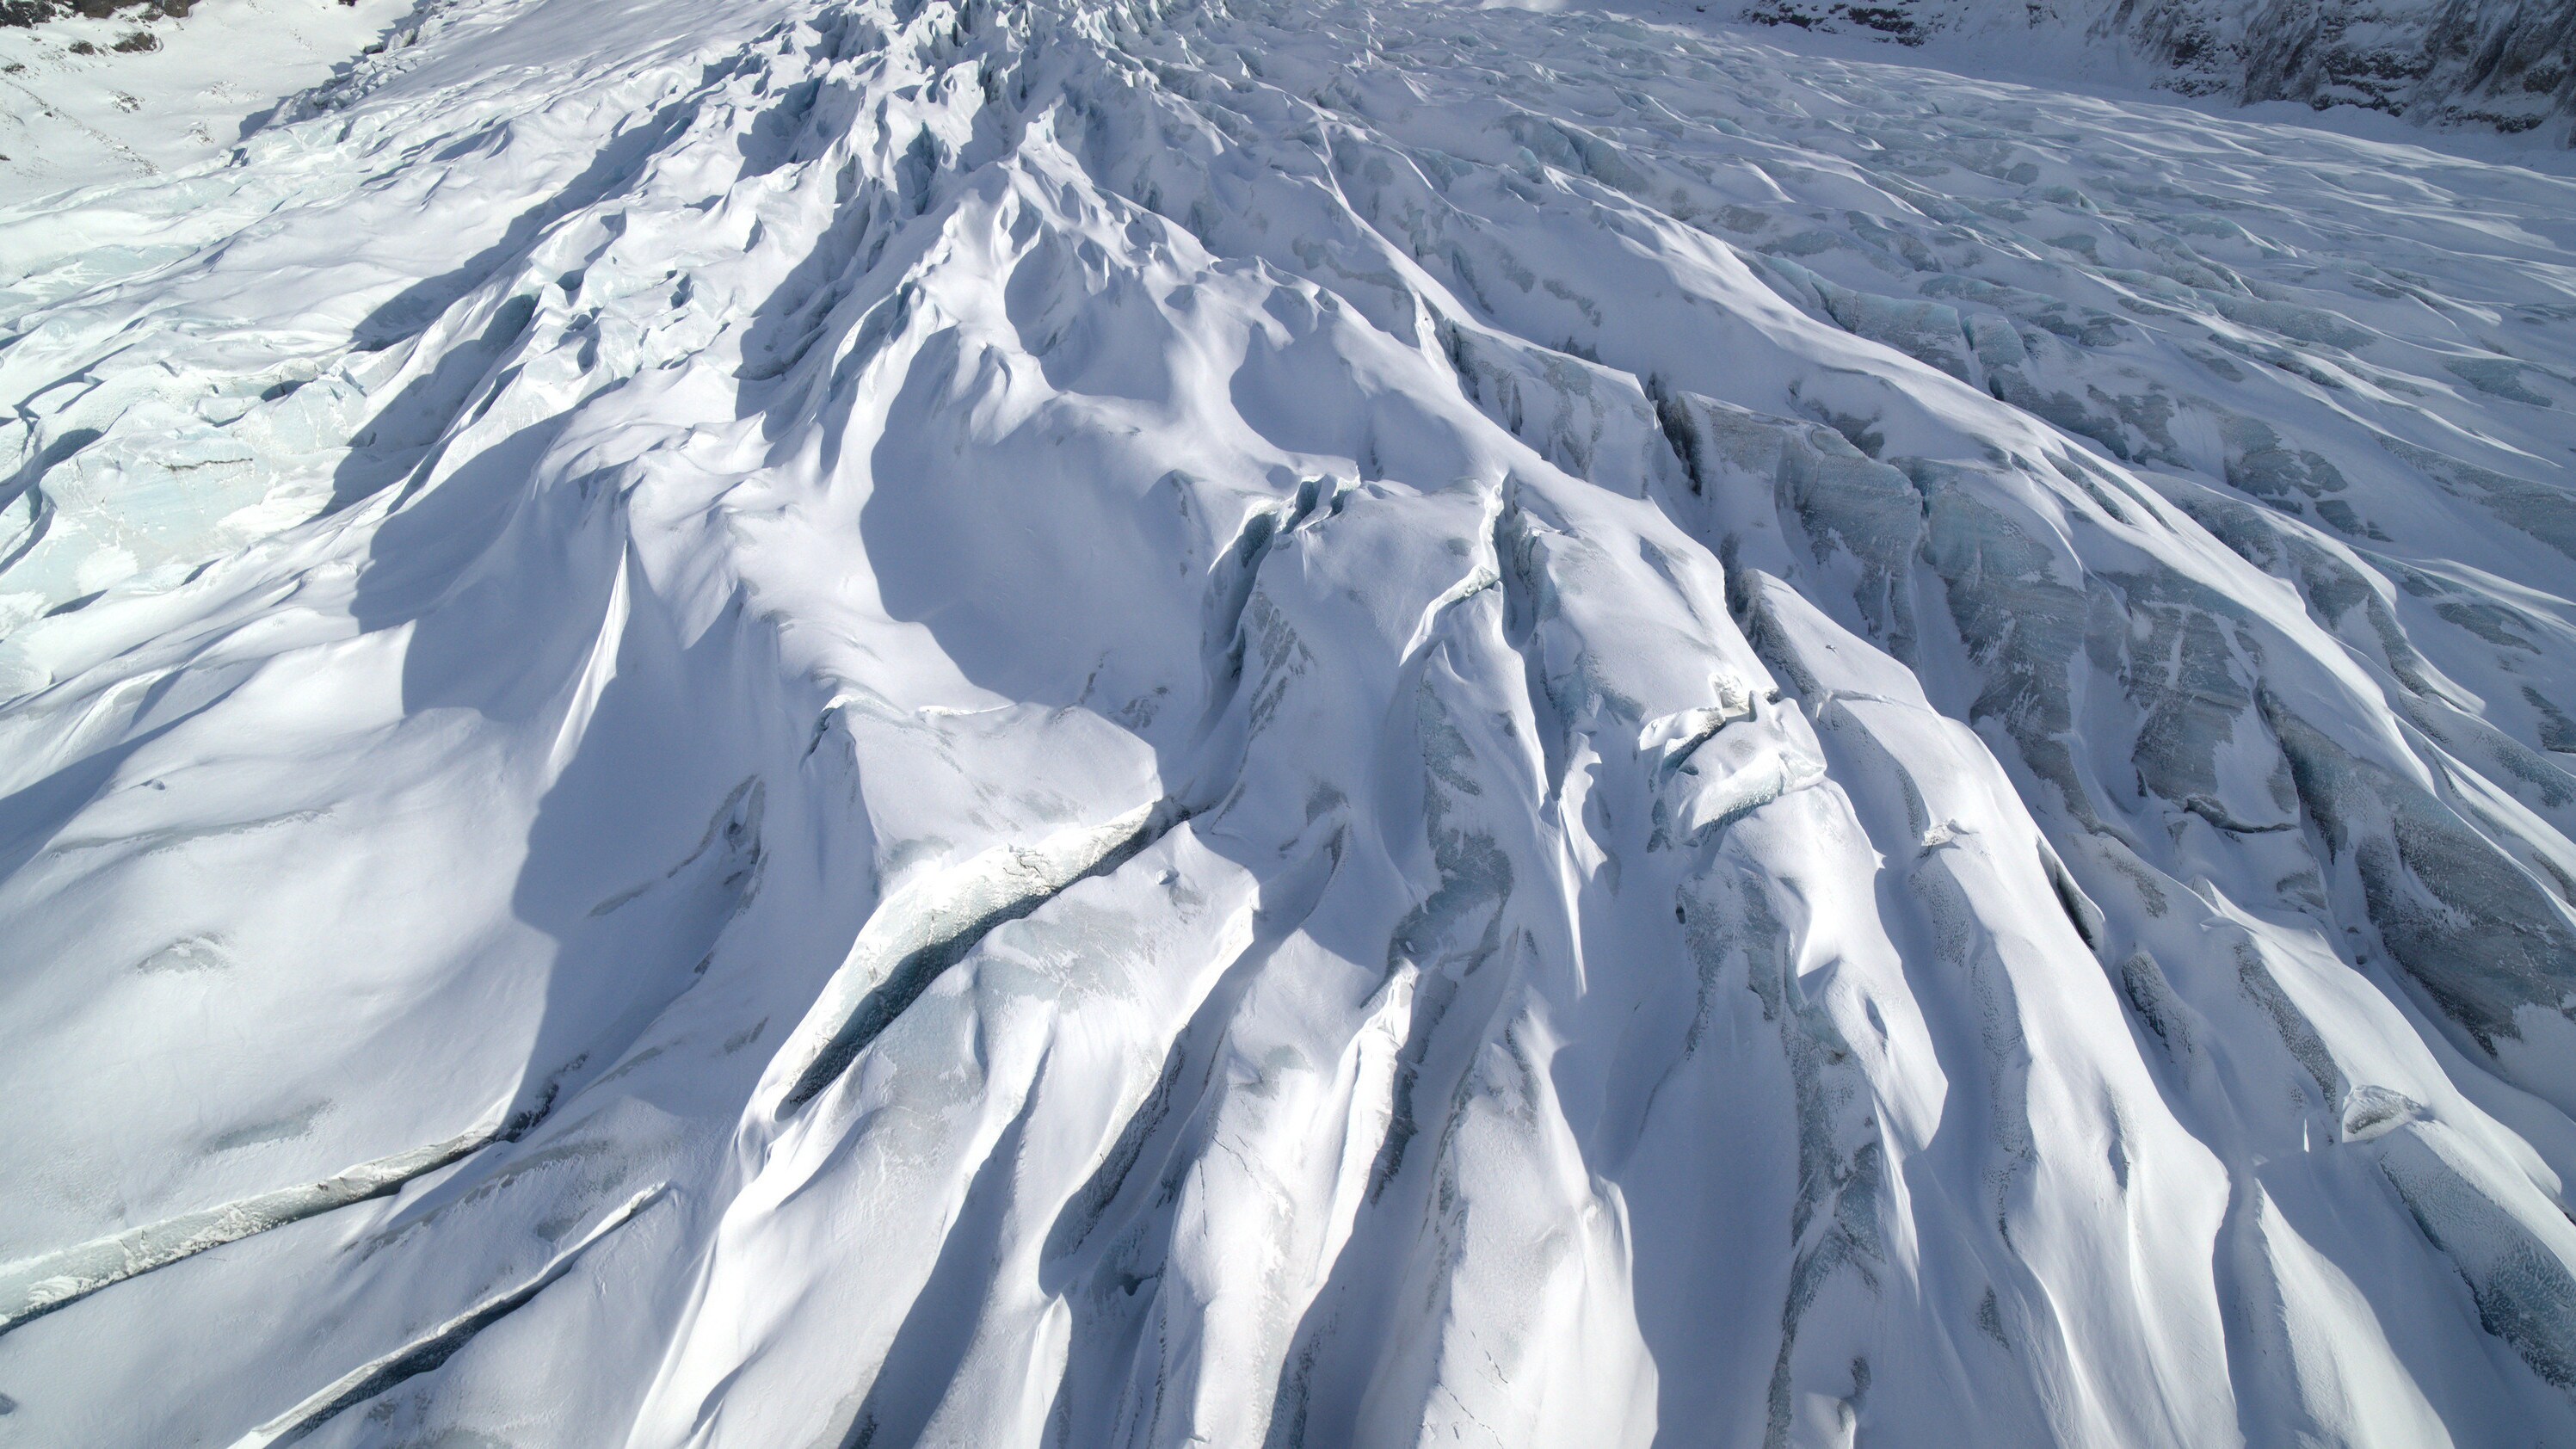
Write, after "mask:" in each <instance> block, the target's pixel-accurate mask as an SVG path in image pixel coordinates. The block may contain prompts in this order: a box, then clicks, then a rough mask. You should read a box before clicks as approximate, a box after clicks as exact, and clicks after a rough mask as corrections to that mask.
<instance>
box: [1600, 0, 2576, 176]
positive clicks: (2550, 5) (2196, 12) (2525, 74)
mask: <svg viewBox="0 0 2576 1449" xmlns="http://www.w3.org/2000/svg"><path fill="white" fill-rule="evenodd" d="M1624 3H1625V4H1626V5H1631V6H1647V7H1660V8H1674V7H1678V6H1679V5H1680V4H1681V3H1682V0H1624ZM1706 10H1707V6H1706V5H1705V4H1696V5H1695V6H1694V13H1695V14H1698V13H1705V11H1706ZM1721 10H1722V12H1723V13H1732V14H1737V15H1741V16H1743V17H1744V18H1746V19H1750V20H1753V21H1756V22H1758V23H1762V24H1770V25H1795V26H1798V27H1800V28H1801V29H1808V30H1822V31H1826V32H1842V33H1849V34H1857V35H1874V36H1879V37H1883V38H1886V39H1890V40H1894V41H1897V42H1899V43H1900V44H1905V45H1918V46H1919V45H1922V44H1924V43H1925V42H1926V41H1931V40H1937V39H1942V38H1949V39H1953V40H1958V39H1966V40H1968V41H1969V42H1970V44H1971V45H1974V46H1980V47H1995V46H2000V47H2001V48H2002V49H2004V50H2005V51H2007V52H2011V51H2020V50H2026V49H2028V48H2030V47H2032V46H2033V45H2034V44H2036V46H2037V47H2038V48H2039V49H2040V50H2041V51H2043V52H2054V59H2055V60H2056V61H2057V62H2058V63H2059V64H2060V65H2065V64H2068V63H2070V62H2071V63H2072V66H2073V68H2074V69H2077V70H2080V71H2096V72H2099V71H2102V70H2105V69H2113V70H2116V69H2120V68H2121V67H2120V65H2119V62H2120V61H2122V60H2127V61H2129V62H2131V63H2133V64H2134V65H2143V66H2144V67H2146V68H2147V69H2148V72H2149V74H2150V76H2151V78H2152V79H2153V80H2154V81H2155V82H2156V83H2157V84H2159V85H2162V86H2165V87H2168V88H2171V89H2174V90H2179V91H2183V92H2185V93H2187V94H2192V95H2211V94H2216V95H2224V96H2229V97H2232V98H2234V99H2236V100H2241V101H2282V100H2286V101H2300V102H2304V103H2306V104H2308V105H2310V106H2313V107H2315V108H2316V109H2318V110H2325V109H2328V108H2329V107H2334V106H2362V107H2367V108H2368V109H2371V110H2375V111H2388V112H2392V113H2395V114H2399V115H2404V116H2406V117H2408V118H2410V119H2413V120H2417V121H2430V122H2439V123H2448V124H2456V125H2466V126H2474V127H2483V128H2492V129H2494V130H2498V131H2502V132H2505V133H2507V134H2509V135H2510V134H2518V133H2522V132H2528V131H2538V132H2540V133H2541V138H2542V139H2545V140H2547V141H2549V142H2553V143H2555V144H2557V145H2560V146H2567V145H2576V129H2571V126H2576V0H1735V3H1734V4H1732V5H1722V6H1721ZM2106 61H2108V62H2109V65H2107V66H2106V65H2105V64H2104V63H2105V62H2106Z"/></svg>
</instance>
